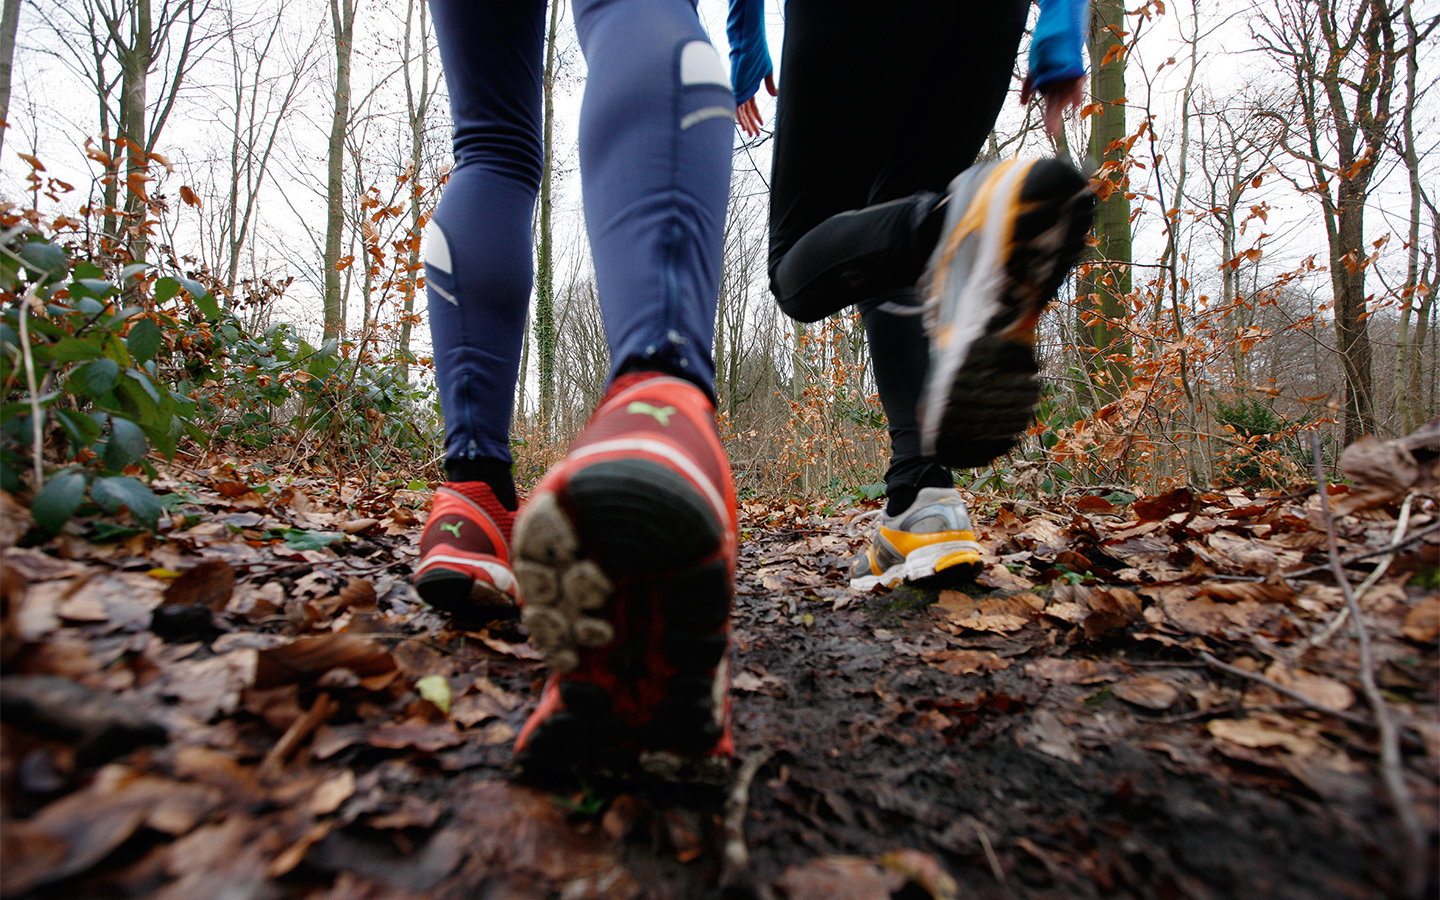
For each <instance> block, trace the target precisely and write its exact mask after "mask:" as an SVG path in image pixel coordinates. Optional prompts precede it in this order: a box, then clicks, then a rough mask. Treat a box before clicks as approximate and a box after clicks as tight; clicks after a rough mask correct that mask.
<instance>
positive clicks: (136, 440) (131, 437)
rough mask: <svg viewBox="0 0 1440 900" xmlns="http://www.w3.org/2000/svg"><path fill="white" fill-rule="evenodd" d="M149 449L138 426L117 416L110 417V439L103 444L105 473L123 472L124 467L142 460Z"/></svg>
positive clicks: (148, 444) (148, 443) (147, 442)
mask: <svg viewBox="0 0 1440 900" xmlns="http://www.w3.org/2000/svg"><path fill="white" fill-rule="evenodd" d="M149 449H150V442H149V441H147V440H145V432H143V431H141V430H140V426H139V425H136V424H135V423H134V422H132V421H130V420H129V419H122V418H120V417H119V416H111V417H110V439H109V440H108V441H106V442H105V456H104V462H105V470H106V471H107V472H123V471H125V467H126V466H128V465H132V464H134V463H137V462H139V461H140V460H142V459H144V458H145V451H146V450H149Z"/></svg>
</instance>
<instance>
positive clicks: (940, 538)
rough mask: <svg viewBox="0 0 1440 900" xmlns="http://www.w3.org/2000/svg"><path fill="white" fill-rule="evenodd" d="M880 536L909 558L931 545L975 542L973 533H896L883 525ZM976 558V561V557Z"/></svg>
mask: <svg viewBox="0 0 1440 900" xmlns="http://www.w3.org/2000/svg"><path fill="white" fill-rule="evenodd" d="M880 534H881V535H882V536H883V537H884V538H885V540H887V541H889V542H890V546H892V547H894V548H895V549H896V551H898V552H899V554H900V555H901V556H909V555H910V554H911V553H914V552H915V551H916V550H919V549H920V548H921V547H928V546H930V545H931V544H944V543H948V542H950V541H973V540H975V532H973V531H932V532H929V533H928V534H912V533H910V532H908V531H896V530H894V529H892V528H886V527H884V526H883V525H882V526H881V527H880ZM957 552H960V553H964V552H969V551H963V550H962V551H957ZM870 558H871V563H870V567H871V568H872V569H875V562H874V558H875V557H874V554H873V553H872V554H871V556H870ZM976 558H977V559H978V557H976ZM875 574H876V575H879V574H880V572H879V570H878V569H876V571H875Z"/></svg>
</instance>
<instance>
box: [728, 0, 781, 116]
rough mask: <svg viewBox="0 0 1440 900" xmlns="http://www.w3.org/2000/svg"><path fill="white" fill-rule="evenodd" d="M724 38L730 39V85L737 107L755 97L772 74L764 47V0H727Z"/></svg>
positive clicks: (768, 50) (768, 56)
mask: <svg viewBox="0 0 1440 900" xmlns="http://www.w3.org/2000/svg"><path fill="white" fill-rule="evenodd" d="M725 36H726V37H728V38H729V39H730V81H731V82H732V83H733V84H734V86H735V103H736V104H737V105H738V104H741V103H744V102H745V101H746V100H749V99H750V98H751V97H753V96H755V92H756V91H758V90H759V89H760V82H762V81H764V80H765V76H766V75H769V74H770V73H771V71H772V67H771V65H770V49H769V48H768V47H767V46H766V45H765V0H730V18H729V19H728V20H727V21H726V22H725Z"/></svg>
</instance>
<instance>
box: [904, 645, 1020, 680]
mask: <svg viewBox="0 0 1440 900" xmlns="http://www.w3.org/2000/svg"><path fill="white" fill-rule="evenodd" d="M921 658H922V659H924V660H925V661H926V662H927V663H929V664H930V665H932V666H934V667H935V668H937V669H939V670H940V671H942V672H944V673H945V674H947V675H977V674H980V673H982V672H1000V671H1003V670H1005V669H1008V668H1010V660H1008V659H1002V658H1000V657H999V656H997V655H996V654H994V653H990V652H988V651H985V650H936V651H933V652H931V653H926V654H923V655H922V656H921Z"/></svg>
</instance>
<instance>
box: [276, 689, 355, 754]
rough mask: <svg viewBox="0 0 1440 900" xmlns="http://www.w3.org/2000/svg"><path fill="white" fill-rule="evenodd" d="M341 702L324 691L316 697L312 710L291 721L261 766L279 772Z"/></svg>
mask: <svg viewBox="0 0 1440 900" xmlns="http://www.w3.org/2000/svg"><path fill="white" fill-rule="evenodd" d="M338 706H339V704H337V703H334V702H332V701H331V700H330V695H329V694H328V693H326V692H324V691H321V692H320V696H318V697H316V698H315V702H314V703H313V704H312V705H311V706H310V711H309V712H307V713H305V714H304V715H302V716H301V717H300V718H298V719H296V720H295V721H294V722H293V723H291V725H290V727H289V728H288V729H286V730H285V733H284V734H283V735H281V736H280V740H278V741H276V742H275V745H274V746H273V747H271V748H270V750H269V751H268V752H267V753H266V754H265V758H264V760H262V761H261V764H260V768H261V770H262V771H265V772H278V771H279V770H280V769H281V768H282V767H283V766H284V765H285V763H286V761H287V760H289V759H290V757H291V756H292V755H293V754H294V753H295V751H296V750H297V749H298V748H299V747H300V745H301V744H303V743H304V742H305V739H306V738H308V737H309V736H310V735H311V734H312V733H313V732H314V731H315V729H317V728H319V727H320V725H321V724H322V723H324V722H325V721H327V720H328V719H329V718H330V717H331V716H332V715H334V714H335V710H336V708H338Z"/></svg>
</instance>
